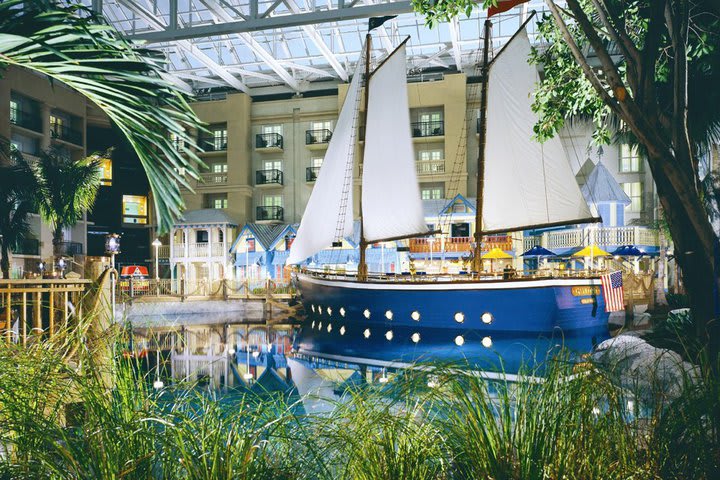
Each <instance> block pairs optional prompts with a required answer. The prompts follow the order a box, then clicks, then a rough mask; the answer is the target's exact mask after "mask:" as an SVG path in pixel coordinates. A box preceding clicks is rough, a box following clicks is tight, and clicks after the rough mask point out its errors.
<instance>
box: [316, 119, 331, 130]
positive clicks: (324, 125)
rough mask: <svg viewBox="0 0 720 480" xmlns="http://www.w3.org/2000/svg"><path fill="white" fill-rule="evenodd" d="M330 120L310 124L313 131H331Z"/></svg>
mask: <svg viewBox="0 0 720 480" xmlns="http://www.w3.org/2000/svg"><path fill="white" fill-rule="evenodd" d="M332 126H333V122H332V120H324V121H321V122H312V129H313V130H332Z"/></svg>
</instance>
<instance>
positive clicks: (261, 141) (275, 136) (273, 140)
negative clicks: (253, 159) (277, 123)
mask: <svg viewBox="0 0 720 480" xmlns="http://www.w3.org/2000/svg"><path fill="white" fill-rule="evenodd" d="M255 148H258V149H260V148H277V149H280V150H282V149H283V136H282V135H280V134H279V133H258V134H257V135H255Z"/></svg>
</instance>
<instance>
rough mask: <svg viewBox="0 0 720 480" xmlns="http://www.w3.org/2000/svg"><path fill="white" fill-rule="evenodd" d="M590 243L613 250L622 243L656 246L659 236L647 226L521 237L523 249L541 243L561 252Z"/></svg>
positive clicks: (600, 228)
mask: <svg viewBox="0 0 720 480" xmlns="http://www.w3.org/2000/svg"><path fill="white" fill-rule="evenodd" d="M590 244H595V245H598V246H600V247H601V248H605V249H613V250H614V249H615V248H617V247H620V246H622V245H638V246H649V247H656V246H658V245H659V238H658V231H657V230H655V229H653V228H649V227H588V228H573V229H567V230H558V231H555V232H544V233H543V234H541V235H534V236H526V237H525V238H523V248H524V249H525V250H529V249H531V248H532V247H534V246H536V245H541V246H543V247H545V248H547V249H548V250H552V251H555V252H556V253H561V252H558V250H560V251H562V250H563V249H570V248H575V247H579V246H583V245H590Z"/></svg>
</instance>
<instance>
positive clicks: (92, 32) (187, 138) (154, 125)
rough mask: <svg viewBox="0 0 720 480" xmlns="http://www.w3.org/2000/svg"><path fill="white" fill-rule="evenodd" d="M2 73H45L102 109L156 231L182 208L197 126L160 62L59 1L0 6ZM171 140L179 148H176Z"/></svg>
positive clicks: (86, 12) (9, 1) (192, 171)
mask: <svg viewBox="0 0 720 480" xmlns="http://www.w3.org/2000/svg"><path fill="white" fill-rule="evenodd" d="M0 32H2V35H0V72H1V71H2V70H3V69H5V68H7V67H10V66H15V67H20V68H27V69H30V70H33V71H35V72H38V73H42V74H44V75H47V76H48V77H49V78H50V80H55V81H60V82H63V83H65V84H66V85H68V86H69V87H71V88H73V89H75V90H76V91H78V92H79V93H81V94H82V95H84V96H85V97H87V98H88V99H89V100H90V101H92V102H94V103H95V104H96V105H97V106H98V107H99V108H100V109H102V110H103V111H104V112H105V113H106V114H107V116H108V117H109V118H110V120H111V121H112V122H113V123H114V124H115V125H117V127H118V128H119V129H120V131H121V132H122V133H123V135H125V137H126V138H127V140H128V141H129V143H130V145H132V147H133V149H134V150H135V152H136V153H137V155H138V157H139V158H140V161H141V162H142V164H143V167H144V168H145V172H146V173H147V177H148V180H149V182H150V187H151V188H152V191H153V193H154V195H153V199H154V202H155V211H156V212H157V215H158V224H159V228H160V230H163V231H167V230H168V229H169V228H170V227H171V226H172V223H173V219H174V218H175V217H177V216H178V215H179V214H180V213H181V212H182V209H183V208H184V205H183V201H182V197H181V195H180V186H181V185H182V186H186V187H187V188H190V187H189V184H188V182H187V180H186V175H189V176H190V177H192V178H197V167H196V166H197V165H202V162H201V161H200V159H199V158H198V157H197V155H196V154H195V153H194V150H195V149H196V148H197V144H196V142H195V138H194V131H195V130H202V129H203V127H202V126H201V122H200V120H199V119H198V118H197V116H196V115H195V113H194V112H193V111H192V109H191V108H190V106H189V105H188V102H187V100H188V97H187V96H186V94H184V93H183V92H182V91H180V90H179V88H178V87H177V86H176V85H175V84H174V83H173V82H172V81H170V80H169V79H168V78H169V77H168V76H167V74H166V72H165V70H164V64H165V63H164V58H162V57H161V56H159V55H158V54H157V52H154V51H151V50H147V49H141V48H135V47H136V46H134V45H131V44H130V43H129V42H128V41H126V40H125V39H124V38H123V37H122V35H121V34H120V33H119V32H117V30H115V29H114V28H113V27H111V26H110V25H109V24H108V23H107V22H106V21H105V20H104V19H103V18H102V17H99V16H97V15H96V14H95V13H94V12H93V11H92V10H90V9H88V8H87V7H84V6H82V5H79V4H70V2H67V4H66V3H61V2H60V1H59V0H34V1H32V2H28V1H23V0H6V1H3V2H0ZM171 137H172V138H175V139H177V141H178V144H179V145H181V148H180V149H179V150H178V149H176V148H174V147H173V143H172V140H171Z"/></svg>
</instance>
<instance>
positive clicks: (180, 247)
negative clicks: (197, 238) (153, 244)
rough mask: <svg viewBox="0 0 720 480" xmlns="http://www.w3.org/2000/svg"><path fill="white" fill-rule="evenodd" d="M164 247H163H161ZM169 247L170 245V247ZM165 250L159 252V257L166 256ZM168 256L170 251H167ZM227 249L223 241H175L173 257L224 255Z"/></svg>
mask: <svg viewBox="0 0 720 480" xmlns="http://www.w3.org/2000/svg"><path fill="white" fill-rule="evenodd" d="M160 248H163V247H160ZM168 249H169V247H168ZM163 253H164V252H158V258H165V257H163V256H162V254H163ZM167 254H168V257H167V258H169V256H170V251H169V250H168V252H167ZM224 255H225V251H224V249H223V244H222V242H213V243H208V242H198V243H188V244H185V243H175V244H173V258H184V257H188V258H193V257H223V256H224Z"/></svg>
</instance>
